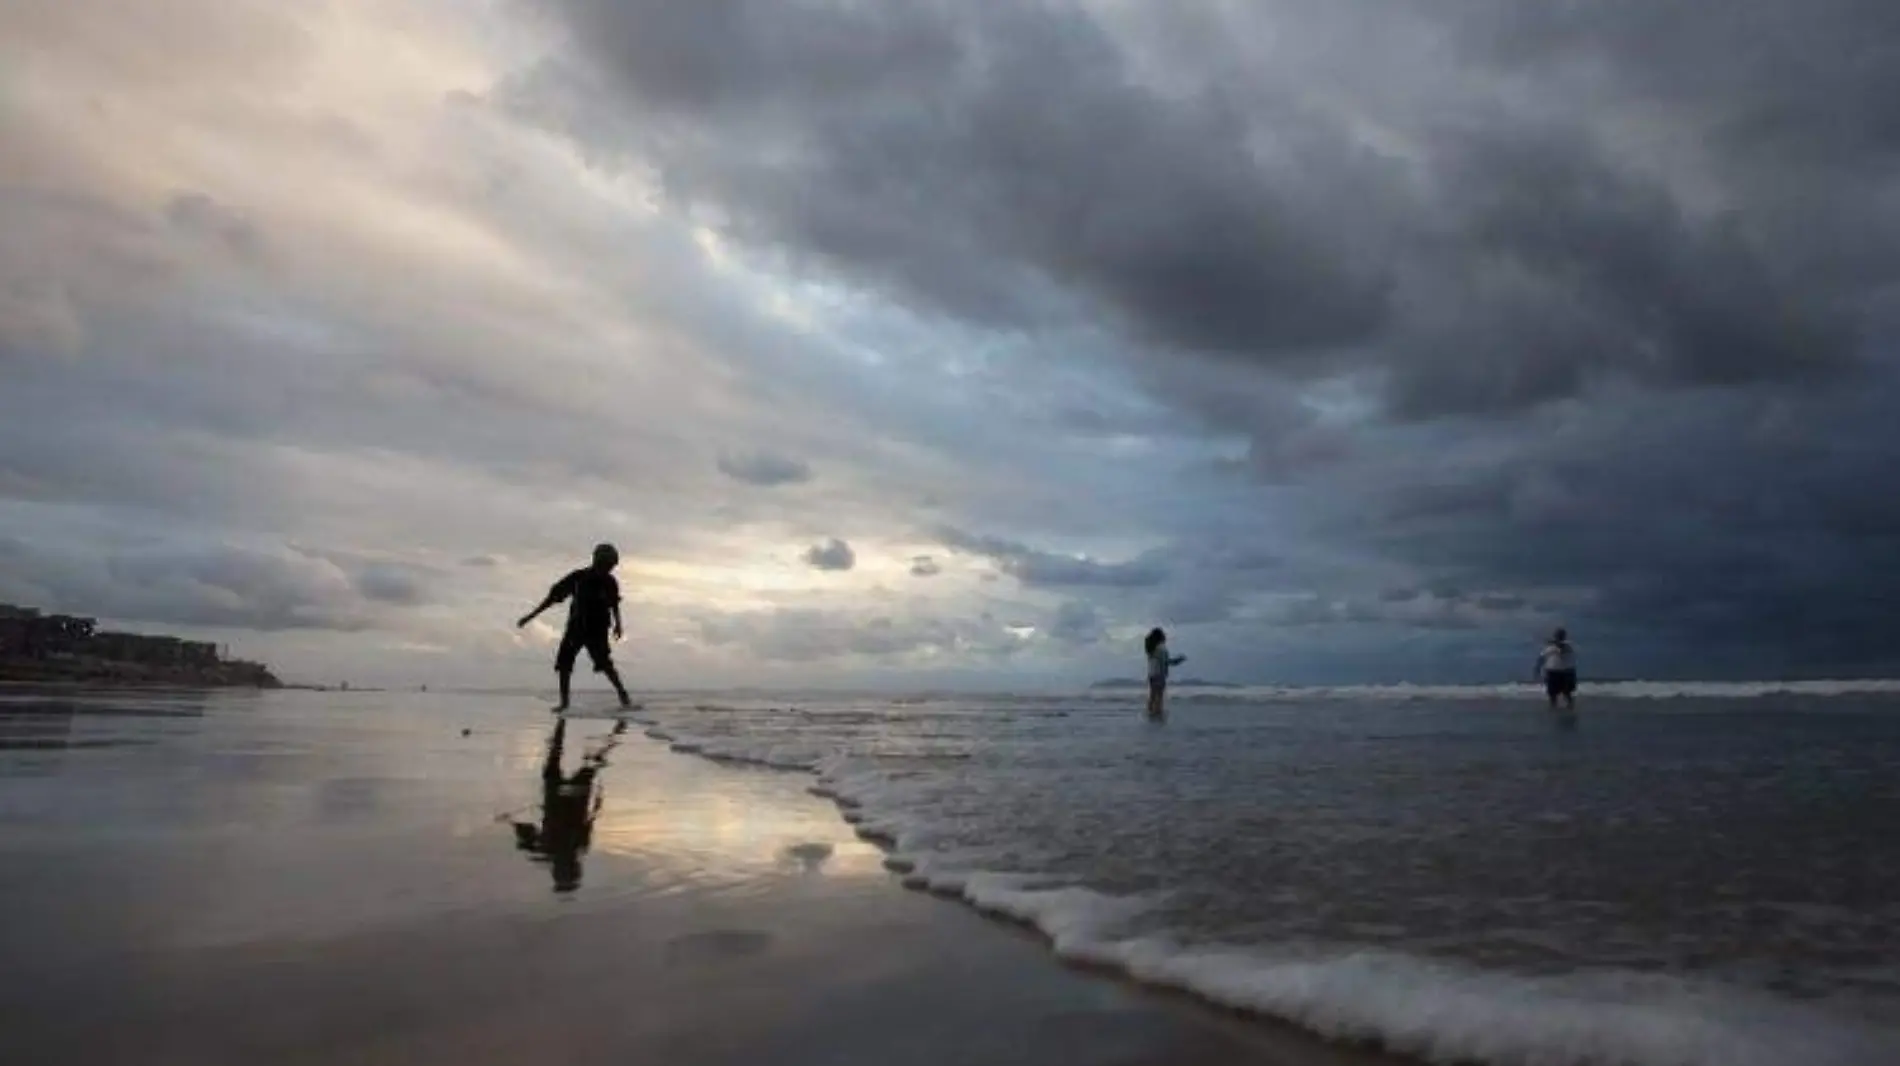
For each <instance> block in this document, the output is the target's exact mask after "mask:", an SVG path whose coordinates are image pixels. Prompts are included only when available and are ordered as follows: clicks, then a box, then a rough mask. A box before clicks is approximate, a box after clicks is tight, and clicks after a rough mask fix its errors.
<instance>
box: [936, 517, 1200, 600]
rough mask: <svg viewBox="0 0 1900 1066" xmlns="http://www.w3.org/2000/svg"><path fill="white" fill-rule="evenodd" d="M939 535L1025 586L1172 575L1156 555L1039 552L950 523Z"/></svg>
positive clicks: (1117, 584)
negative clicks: (1124, 557)
mask: <svg viewBox="0 0 1900 1066" xmlns="http://www.w3.org/2000/svg"><path fill="white" fill-rule="evenodd" d="M936 537H937V539H938V540H940V541H942V542H943V545H944V547H946V548H949V549H950V550H951V551H954V552H962V553H964V554H967V555H979V556H982V557H984V558H986V559H989V560H990V561H991V562H993V563H995V564H996V566H997V568H998V569H1000V570H1001V571H1002V572H1003V573H1005V574H1008V575H1009V576H1011V577H1013V578H1015V579H1016V580H1017V581H1019V582H1021V583H1022V584H1023V586H1024V587H1025V588H1048V589H1057V588H1084V587H1089V586H1094V587H1098V588H1123V589H1133V588H1150V587H1153V586H1155V585H1159V584H1161V583H1162V582H1164V581H1166V580H1167V578H1168V569H1167V567H1166V566H1164V565H1162V563H1161V561H1160V559H1158V558H1156V557H1153V556H1146V555H1144V556H1141V557H1138V558H1135V559H1131V560H1129V561H1127V562H1121V563H1106V562H1101V561H1100V560H1096V559H1090V558H1088V557H1086V556H1077V555H1061V554H1058V553H1055V552H1046V551H1039V550H1037V549H1035V548H1031V547H1029V546H1028V545H1026V544H1021V543H1018V542H1016V541H1013V540H1008V539H1006V538H1003V537H988V536H980V535H977V534H973V533H968V532H965V531H963V530H961V529H957V528H954V527H948V526H946V527H944V528H942V529H939V530H937V531H936Z"/></svg>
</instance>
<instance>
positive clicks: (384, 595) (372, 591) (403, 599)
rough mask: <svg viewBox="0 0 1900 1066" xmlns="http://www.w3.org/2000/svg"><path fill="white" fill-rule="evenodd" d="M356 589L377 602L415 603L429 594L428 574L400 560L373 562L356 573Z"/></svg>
mask: <svg viewBox="0 0 1900 1066" xmlns="http://www.w3.org/2000/svg"><path fill="white" fill-rule="evenodd" d="M354 577H355V582H356V587H357V590H358V591H360V592H361V593H362V594H363V595H364V596H365V597H367V598H368V599H371V600H375V601H376V602H378V603H388V604H394V605H396V606H400V607H414V606H417V605H418V604H421V603H423V602H425V601H426V600H427V598H428V577H427V575H425V574H424V573H423V572H422V571H420V570H418V569H417V568H415V567H412V566H404V565H402V564H400V563H386V562H377V563H370V564H368V565H366V566H364V567H363V568H362V569H361V570H358V571H357V572H356V574H355V575H354Z"/></svg>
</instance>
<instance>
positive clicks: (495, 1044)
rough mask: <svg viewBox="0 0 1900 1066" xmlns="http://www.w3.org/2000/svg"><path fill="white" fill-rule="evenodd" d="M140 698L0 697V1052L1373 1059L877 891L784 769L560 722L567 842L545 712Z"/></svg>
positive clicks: (292, 1059)
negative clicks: (572, 829) (589, 809)
mask: <svg viewBox="0 0 1900 1066" xmlns="http://www.w3.org/2000/svg"><path fill="white" fill-rule="evenodd" d="M151 700H152V698H151V697H140V696H123V697H115V698H112V699H107V700H103V701H101V700H93V699H90V698H88V699H75V700H52V701H47V700H42V701H41V702H40V703H37V704H35V703H32V702H30V701H23V700H15V701H13V702H10V703H9V704H8V705H7V707H6V711H7V713H6V716H5V719H4V720H5V721H6V722H7V723H8V726H9V728H8V731H7V734H6V737H5V747H4V748H0V756H4V758H5V759H6V761H5V763H4V764H3V765H4V766H5V767H6V772H5V775H4V777H3V778H0V790H3V791H0V795H4V797H5V798H6V799H7V801H8V802H7V803H5V804H4V805H0V809H4V810H5V812H6V814H5V823H4V828H5V830H6V832H5V835H4V838H3V839H4V844H3V845H0V852H3V853H4V861H3V862H0V906H4V908H5V910H6V913H7V914H8V921H7V922H6V923H5V932H4V933H0V948H4V949H5V956H6V958H7V959H8V965H7V967H6V973H5V975H4V977H0V989H4V995H0V1033H4V1034H5V1036H4V1038H3V1040H4V1045H5V1054H4V1058H5V1060H6V1061H9V1062H19V1063H35V1064H39V1063H45V1064H66V1063H73V1064H112V1063H126V1064H131V1063H138V1064H141V1066H158V1064H166V1066H169V1064H178V1066H185V1064H191V1066H206V1064H219V1063H246V1064H249V1063H256V1062H271V1063H286V1064H288V1063H299V1064H304V1063H308V1064H316V1063H339V1064H340V1063H351V1064H382V1063H388V1064H396V1063H402V1064H426V1063H445V1064H446V1063H455V1064H486V1063H496V1064H500V1063H522V1062H560V1063H564V1064H569V1066H580V1064H590V1063H602V1064H606V1063H616V1064H618V1063H629V1062H654V1063H687V1064H698V1063H707V1064H710V1063H749V1062H767V1061H770V1062H773V1063H779V1064H785V1063H794V1064H796V1063H855V1062H866V1063H873V1062H875V1063H927V1064H947V1063H972V1064H974V1063H1044V1062H1062V1063H1085V1064H1104V1066H1107V1064H1116V1066H1121V1064H1150V1063H1152V1064H1162V1063H1168V1064H1200V1063H1287V1064H1301V1066H1319V1064H1344V1063H1362V1064H1363V1063H1368V1062H1375V1061H1389V1060H1384V1059H1379V1058H1376V1057H1373V1056H1368V1055H1365V1054H1363V1053H1359V1052H1354V1051H1349V1050H1343V1049H1335V1048H1333V1047H1330V1046H1328V1045H1326V1044H1323V1043H1321V1042H1319V1041H1317V1040H1314V1039H1311V1038H1309V1037H1306V1036H1304V1035H1303V1034H1300V1033H1298V1032H1296V1031H1293V1030H1291V1029H1284V1028H1281V1027H1276V1026H1270V1025H1264V1024H1256V1023H1253V1022H1246V1021H1241V1020H1238V1019H1230V1018H1227V1017H1224V1016H1223V1015H1221V1014H1219V1013H1218V1012H1215V1011H1213V1010H1209V1009H1205V1008H1202V1007H1200V1006H1198V1005H1196V1004H1194V1003H1191V1002H1188V1001H1186V1000H1183V999H1179V998H1176V997H1169V996H1163V995H1156V994H1153V993H1150V992H1147V991H1144V990H1142V989H1139V988H1137V987H1135V986H1132V985H1130V984H1128V983H1125V982H1122V981H1119V980H1116V979H1113V978H1110V977H1105V976H1102V975H1099V974H1093V973H1087V972H1082V971H1078V970H1075V969H1072V968H1068V967H1065V966H1063V965H1062V964H1061V963H1059V962H1057V961H1056V960H1055V959H1054V958H1053V957H1052V956H1051V955H1050V954H1049V953H1048V952H1047V951H1046V948H1045V946H1044V945H1043V944H1042V943H1040V942H1039V940H1038V938H1037V937H1035V936H1033V935H1032V934H1030V933H1028V932H1026V931H1022V930H1019V929H1016V928H1013V927H1010V926H1007V925H1003V924H1000V923H997V922H995V921H992V920H989V919H987V918H984V917H982V916H980V915H978V914H976V913H974V912H973V911H971V910H969V909H967V908H965V907H962V906H959V905H957V904H954V903H950V902H947V901H944V900H939V899H935V898H932V897H930V896H927V895H924V894H920V893H916V892H910V891H906V890H904V889H903V888H901V887H900V886H899V885H898V883H897V881H896V880H895V879H894V878H893V877H892V876H891V875H890V874H889V873H888V872H887V871H886V870H885V869H884V868H883V855H882V853H881V852H880V851H878V849H876V848H875V847H873V846H871V845H870V844H868V843H865V842H864V841H861V840H859V839H858V838H857V837H856V836H855V835H854V833H853V832H852V831H851V829H850V827H849V826H847V825H846V824H845V822H844V821H843V820H842V819H841V818H840V817H839V814H838V811H837V810H836V808H835V807H833V806H832V804H830V803H829V802H827V801H825V800H822V799H820V798H818V797H815V796H812V795H809V794H808V793H807V792H806V791H805V787H804V785H803V784H802V783H801V780H800V779H799V778H797V777H795V776H789V775H784V774H774V773H770V772H765V771H757V770H746V769H742V768H733V767H724V766H718V765H714V764H711V763H707V762H704V761H701V760H697V759H692V758H688V757H683V756H680V755H677V754H673V753H669V752H668V751H667V750H666V749H665V747H664V746H662V745H660V744H658V743H656V742H654V741H651V740H648V739H646V738H644V737H642V736H640V735H639V734H638V732H637V731H630V732H628V733H626V734H625V735H623V736H620V737H612V736H611V735H610V732H609V731H610V728H611V724H610V723H608V722H574V723H572V724H571V725H570V726H569V728H568V733H567V735H566V736H565V737H564V738H563V739H564V748H565V750H564V751H563V753H562V754H563V762H564V768H565V769H566V770H568V771H572V770H573V769H574V768H575V767H577V766H580V765H582V764H583V762H584V761H585V759H586V757H587V755H588V754H589V753H590V752H600V751H601V750H602V749H603V747H606V748H607V750H606V751H605V753H604V755H602V756H601V757H600V759H599V762H598V764H597V765H598V770H597V772H596V776H595V781H594V785H595V786H596V787H597V790H598V795H599V801H598V802H599V806H598V808H597V810H596V811H595V812H594V821H593V825H592V830H591V839H589V840H588V841H587V846H586V848H585V850H584V851H581V852H579V853H578V855H577V862H578V869H576V868H575V867H574V866H572V865H565V866H564V865H563V864H561V863H556V862H550V861H542V860H544V859H545V858H546V857H545V856H543V855H538V854H536V853H535V851H534V850H532V849H529V848H526V847H525V846H524V840H525V839H526V838H525V837H524V834H523V833H522V831H521V830H519V829H517V828H516V823H520V824H522V825H524V826H529V827H533V828H536V829H538V828H540V826H539V825H538V824H537V821H536V819H537V818H538V817H539V811H538V810H537V802H538V800H539V798H540V797H541V794H542V788H541V785H542V780H541V776H540V771H541V767H542V765H543V762H544V759H545V756H546V752H547V748H546V743H547V741H548V739H549V734H550V730H551V722H550V720H549V716H548V715H546V713H545V711H538V710H535V709H532V708H506V707H502V708H476V707H471V706H462V707H457V706H456V705H454V704H453V703H452V702H451V701H450V700H449V699H446V698H445V699H444V700H443V701H440V702H438V703H436V704H434V705H431V706H428V707H425V708H423V709H421V710H419V711H417V712H415V713H413V714H409V715H405V716H402V717H401V718H399V719H398V718H392V717H389V716H382V715H379V714H378V713H377V711H376V709H375V707H374V706H373V697H361V698H359V699H357V700H356V701H350V700H339V699H338V698H336V697H334V696H330V695H324V696H319V695H317V694H277V695H272V696H268V697H256V696H222V697H212V696H207V697H202V698H194V697H180V698H167V699H165V700H160V701H158V702H157V703H152V702H150V701H151ZM23 723H33V724H32V725H31V726H27V725H24V724H23ZM464 729H466V730H468V734H467V735H463V734H462V730H464ZM29 734H30V736H29ZM23 740H30V742H31V743H30V744H29V743H24V742H23ZM609 745H611V746H610V747H609ZM557 881H561V882H564V886H563V887H564V888H565V889H566V890H563V891H556V887H557V884H556V882H557Z"/></svg>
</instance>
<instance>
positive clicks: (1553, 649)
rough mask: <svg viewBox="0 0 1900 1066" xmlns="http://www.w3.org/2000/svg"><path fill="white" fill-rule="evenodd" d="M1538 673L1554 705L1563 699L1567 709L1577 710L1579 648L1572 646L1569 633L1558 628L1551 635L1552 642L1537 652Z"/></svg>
mask: <svg viewBox="0 0 1900 1066" xmlns="http://www.w3.org/2000/svg"><path fill="white" fill-rule="evenodd" d="M1537 675H1538V676H1541V677H1542V678H1543V679H1544V695H1545V696H1547V697H1549V699H1550V705H1551V706H1552V707H1555V706H1557V701H1558V700H1559V699H1562V700H1563V705H1564V709H1565V710H1567V711H1574V710H1576V708H1577V649H1576V648H1574V647H1572V646H1571V644H1570V634H1569V633H1566V632H1565V631H1564V630H1562V629H1558V630H1557V632H1555V633H1552V634H1551V635H1550V643H1549V644H1546V645H1544V650H1543V651H1541V652H1538V653H1537Z"/></svg>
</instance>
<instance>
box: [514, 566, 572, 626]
mask: <svg viewBox="0 0 1900 1066" xmlns="http://www.w3.org/2000/svg"><path fill="white" fill-rule="evenodd" d="M573 594H574V575H573V574H569V575H567V576H566V577H564V578H562V579H561V580H559V581H556V582H555V583H554V587H553V588H551V589H549V590H548V595H547V598H546V599H544V600H542V601H541V605H540V606H539V607H536V608H535V609H534V610H532V611H529V612H528V613H527V614H524V615H522V616H521V621H519V622H516V623H515V625H516V626H525V625H527V624H528V623H529V622H532V621H534V620H535V619H536V618H539V617H540V616H541V612H542V611H545V610H547V609H548V608H550V607H552V606H554V605H555V604H557V603H560V602H561V601H562V600H564V599H567V598H568V597H569V596H572V595H573Z"/></svg>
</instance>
